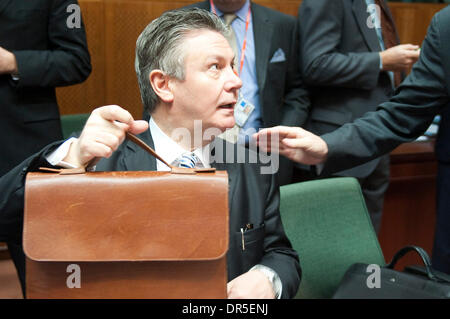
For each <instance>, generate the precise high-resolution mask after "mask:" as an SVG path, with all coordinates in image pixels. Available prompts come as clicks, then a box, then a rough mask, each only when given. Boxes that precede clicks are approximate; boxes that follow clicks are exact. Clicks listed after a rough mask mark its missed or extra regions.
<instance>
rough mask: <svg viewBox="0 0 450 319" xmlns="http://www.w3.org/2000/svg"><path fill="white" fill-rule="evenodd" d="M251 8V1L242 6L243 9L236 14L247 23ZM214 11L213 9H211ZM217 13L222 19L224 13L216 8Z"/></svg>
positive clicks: (248, 0)
mask: <svg viewBox="0 0 450 319" xmlns="http://www.w3.org/2000/svg"><path fill="white" fill-rule="evenodd" d="M249 6H250V0H247V1H245V4H244V5H243V6H242V8H240V9H239V10H238V11H236V12H235V13H234V14H235V15H236V16H237V17H238V18H239V19H240V20H242V21H244V22H245V21H246V19H247V13H248V7H249ZM211 10H212V8H211ZM216 12H217V16H219V17H222V16H223V12H222V11H220V10H219V9H217V6H216Z"/></svg>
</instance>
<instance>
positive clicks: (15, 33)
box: [0, 0, 91, 176]
mask: <svg viewBox="0 0 450 319" xmlns="http://www.w3.org/2000/svg"><path fill="white" fill-rule="evenodd" d="M79 14H80V11H79V7H78V4H77V1H76V0H64V1H48V0H37V1H12V0H5V1H1V3H0V101H1V102H0V103H1V107H0V121H1V122H0V125H1V127H2V130H3V132H4V134H1V136H0V144H1V145H2V156H0V176H1V175H3V174H5V173H7V172H8V171H9V170H10V169H11V168H13V167H14V166H16V165H17V164H19V163H20V162H21V161H22V160H24V159H25V158H27V157H28V156H30V155H31V154H33V153H35V152H37V151H38V150H40V149H41V148H42V147H44V146H45V145H47V144H49V143H51V142H53V141H57V140H60V139H62V132H61V124H60V119H59V110H58V105H57V103H56V96H55V87H56V86H64V85H70V84H75V83H79V82H82V81H84V80H86V78H87V77H88V75H89V73H90V72H91V64H90V57H89V52H88V49H87V44H86V35H85V32H84V27H83V22H82V20H81V16H79Z"/></svg>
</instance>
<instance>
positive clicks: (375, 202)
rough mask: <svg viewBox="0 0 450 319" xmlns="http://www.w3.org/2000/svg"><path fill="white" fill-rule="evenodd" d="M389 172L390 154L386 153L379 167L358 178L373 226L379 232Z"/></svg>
mask: <svg viewBox="0 0 450 319" xmlns="http://www.w3.org/2000/svg"><path fill="white" fill-rule="evenodd" d="M389 172H390V169H389V155H385V156H382V157H381V158H380V162H379V163H378V165H377V167H376V168H375V169H374V171H373V172H372V173H371V174H370V175H369V176H367V177H364V178H358V181H359V184H360V185H361V190H362V193H363V196H364V200H365V202H366V206H367V210H368V211H369V216H370V219H371V220H372V225H373V228H374V229H375V232H376V233H377V234H378V233H379V232H380V227H381V218H382V216H383V205H384V194H385V193H386V191H387V189H388V187H389Z"/></svg>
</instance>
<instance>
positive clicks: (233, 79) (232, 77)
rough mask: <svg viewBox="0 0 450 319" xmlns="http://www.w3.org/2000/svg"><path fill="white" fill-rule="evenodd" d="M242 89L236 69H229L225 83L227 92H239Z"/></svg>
mask: <svg viewBox="0 0 450 319" xmlns="http://www.w3.org/2000/svg"><path fill="white" fill-rule="evenodd" d="M241 87H242V80H241V78H240V77H239V75H238V73H237V71H236V69H235V68H234V69H233V68H231V67H230V72H228V79H227V83H226V89H227V91H228V90H239V89H240V88H241Z"/></svg>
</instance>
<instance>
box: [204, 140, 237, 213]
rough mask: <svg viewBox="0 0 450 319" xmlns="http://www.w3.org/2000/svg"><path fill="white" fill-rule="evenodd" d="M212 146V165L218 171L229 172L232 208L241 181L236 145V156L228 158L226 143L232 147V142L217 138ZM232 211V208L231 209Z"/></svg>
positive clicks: (229, 200)
mask: <svg viewBox="0 0 450 319" xmlns="http://www.w3.org/2000/svg"><path fill="white" fill-rule="evenodd" d="M211 144H212V147H211V158H214V162H212V163H211V167H214V168H215V169H216V170H218V171H227V173H228V187H229V191H228V194H229V199H228V202H229V203H230V208H231V203H233V200H234V197H235V193H236V189H237V187H236V185H237V183H238V181H239V178H240V174H239V172H238V166H239V165H235V164H234V161H235V160H236V152H237V150H236V146H235V145H233V146H232V147H233V150H234V154H233V155H234V156H232V158H230V159H228V161H227V160H226V159H227V156H226V149H227V147H226V145H227V144H228V146H229V147H230V145H231V144H229V143H228V142H226V141H224V140H222V139H219V138H216V139H215V140H214V141H213V142H212V143H211ZM218 147H220V148H221V150H222V153H221V154H219V152H218V150H217V148H218ZM230 211H231V210H230Z"/></svg>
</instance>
